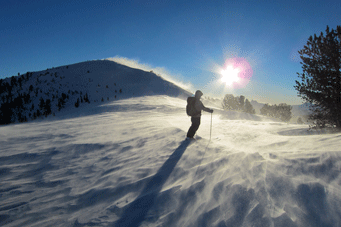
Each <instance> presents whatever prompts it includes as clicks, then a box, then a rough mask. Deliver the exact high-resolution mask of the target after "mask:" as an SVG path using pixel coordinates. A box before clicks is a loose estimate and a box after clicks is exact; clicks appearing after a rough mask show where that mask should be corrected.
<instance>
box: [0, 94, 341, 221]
mask: <svg viewBox="0 0 341 227" xmlns="http://www.w3.org/2000/svg"><path fill="white" fill-rule="evenodd" d="M185 105H186V101H185V100H182V99H178V98H174V97H169V96H144V97H136V98H129V99H121V100H117V101H110V102H107V103H105V104H102V105H98V106H96V105H88V106H82V107H80V108H79V109H76V110H70V111H69V112H67V111H65V112H64V113H63V114H60V115H57V116H56V117H52V116H49V117H48V118H46V119H44V120H37V121H33V122H29V123H23V124H13V125H8V126H1V127H0V180H1V183H0V201H1V203H0V225H1V226H219V227H223V226H276V227H277V226H285V227H289V226H341V209H340V208H341V189H340V184H341V177H340V170H341V158H340V156H341V155H340V138H341V134H340V133H339V134H317V133H308V132H307V128H308V127H307V126H305V125H294V124H286V123H281V122H278V121H277V122H276V121H274V120H270V119H267V118H265V117H262V116H259V115H249V114H244V113H239V112H232V111H230V112H224V111H222V110H219V109H215V112H214V113H213V115H212V137H211V138H212V139H211V140H209V139H210V123H211V114H209V113H204V115H203V116H202V120H201V122H202V123H201V126H200V128H199V130H198V132H197V135H198V137H197V138H199V139H198V140H197V141H196V142H194V143H189V142H186V141H184V138H185V135H186V132H187V130H188V128H189V126H190V118H188V117H187V116H186V114H185Z"/></svg>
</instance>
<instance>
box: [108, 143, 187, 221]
mask: <svg viewBox="0 0 341 227" xmlns="http://www.w3.org/2000/svg"><path fill="white" fill-rule="evenodd" d="M189 144H190V142H189V141H183V142H182V143H181V144H180V146H179V147H178V148H177V149H176V150H175V151H174V152H173V154H172V155H171V156H170V157H169V158H168V160H167V161H166V162H165V163H164V164H163V165H162V167H161V168H160V169H159V170H158V172H157V173H156V174H155V175H154V176H153V177H152V178H151V179H150V181H149V182H148V183H147V185H146V186H145V188H144V189H143V191H142V192H141V194H140V195H139V196H138V197H137V198H136V199H135V201H133V202H132V203H131V204H130V205H129V206H128V207H127V208H126V210H125V211H124V213H123V214H122V216H121V218H120V219H119V220H118V221H117V222H116V223H115V225H114V226H116V227H119V226H120V227H121V226H129V227H131V226H139V225H140V224H141V222H143V221H144V220H145V217H146V215H147V213H148V211H149V210H150V209H151V208H152V206H153V204H154V202H155V200H156V198H157V197H158V194H159V192H160V191H161V189H162V186H163V185H164V183H165V182H166V181H167V179H168V177H169V176H170V174H171V173H172V172H173V170H174V168H175V166H176V164H177V163H178V161H179V160H180V158H181V157H182V155H183V153H184V152H185V150H186V148H187V147H188V145H189Z"/></svg>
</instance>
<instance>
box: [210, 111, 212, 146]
mask: <svg viewBox="0 0 341 227" xmlns="http://www.w3.org/2000/svg"><path fill="white" fill-rule="evenodd" d="M211 137H212V113H211V127H210V141H211Z"/></svg>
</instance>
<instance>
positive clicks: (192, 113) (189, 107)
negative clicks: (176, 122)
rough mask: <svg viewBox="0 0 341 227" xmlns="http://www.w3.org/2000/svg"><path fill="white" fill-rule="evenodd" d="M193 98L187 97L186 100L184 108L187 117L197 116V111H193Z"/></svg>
mask: <svg viewBox="0 0 341 227" xmlns="http://www.w3.org/2000/svg"><path fill="white" fill-rule="evenodd" d="M194 105H195V97H188V98H187V106H186V113H187V115H188V116H191V117H193V116H195V115H197V114H199V111H197V110H196V109H195V106H194Z"/></svg>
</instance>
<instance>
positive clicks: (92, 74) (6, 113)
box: [0, 60, 192, 124]
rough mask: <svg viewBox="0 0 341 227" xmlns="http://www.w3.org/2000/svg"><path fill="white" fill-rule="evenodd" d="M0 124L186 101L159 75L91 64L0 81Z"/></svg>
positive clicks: (100, 62) (105, 62)
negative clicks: (145, 101) (158, 99)
mask: <svg viewBox="0 0 341 227" xmlns="http://www.w3.org/2000/svg"><path fill="white" fill-rule="evenodd" d="M0 88H1V93H0V106H1V108H0V112H1V115H0V123H1V124H8V123H14V122H24V121H29V120H34V119H36V118H39V117H41V116H43V115H45V116H47V115H50V114H53V115H55V114H56V113H57V112H58V111H60V110H61V109H63V108H66V107H70V106H75V107H79V106H80V105H83V103H86V102H87V103H101V102H105V101H112V100H118V99H123V98H131V97H139V96H145V95H168V96H171V97H183V98H184V97H187V96H190V95H192V94H191V93H190V92H188V91H186V90H185V89H183V88H181V87H179V86H176V85H175V84H173V83H172V82H169V81H167V80H166V79H164V78H162V77H161V76H160V75H156V74H155V73H153V72H152V71H151V72H147V71H143V70H141V69H136V68H130V67H128V66H125V65H122V64H119V63H117V62H114V61H110V60H93V61H86V62H80V63H75V64H71V65H64V66H59V67H56V68H51V69H46V70H42V71H37V72H27V73H26V74H23V75H18V76H12V77H10V78H5V79H1V80H0Z"/></svg>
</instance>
